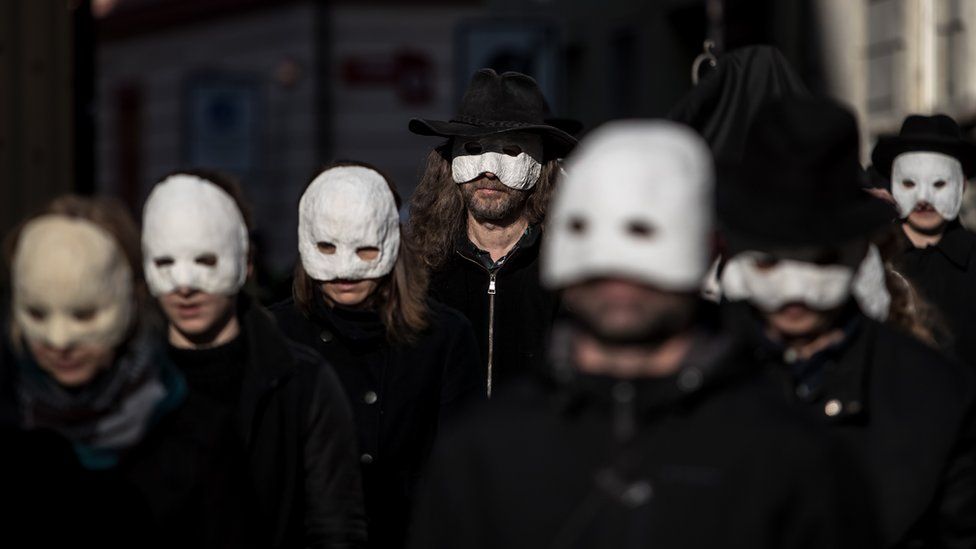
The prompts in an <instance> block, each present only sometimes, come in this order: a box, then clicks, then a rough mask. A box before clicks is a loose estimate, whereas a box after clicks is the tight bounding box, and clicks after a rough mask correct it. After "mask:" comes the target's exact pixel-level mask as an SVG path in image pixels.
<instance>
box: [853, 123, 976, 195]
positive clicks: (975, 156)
mask: <svg viewBox="0 0 976 549" xmlns="http://www.w3.org/2000/svg"><path fill="white" fill-rule="evenodd" d="M912 151H931V152H938V153H942V154H947V155H949V156H952V157H954V158H956V159H957V160H959V162H960V163H961V164H962V171H963V173H964V174H966V178H967V179H969V178H970V177H972V176H973V175H974V174H976V145H973V144H972V143H970V142H969V141H967V140H966V139H964V138H963V136H962V131H960V130H959V125H958V124H956V121H955V120H953V119H952V118H951V117H949V116H946V115H944V114H937V115H935V116H922V115H918V114H913V115H910V116H909V117H908V118H906V119H905V121H904V122H903V123H902V125H901V131H900V132H898V135H889V136H883V137H881V138H879V139H878V144H877V145H875V146H874V151H872V152H871V161H872V162H873V163H874V167H875V168H876V169H877V170H878V172H880V173H881V174H882V175H884V176H885V177H886V178H889V179H890V178H891V165H892V163H893V162H894V161H895V158H896V157H897V156H898V155H900V154H902V153H906V152H912Z"/></svg>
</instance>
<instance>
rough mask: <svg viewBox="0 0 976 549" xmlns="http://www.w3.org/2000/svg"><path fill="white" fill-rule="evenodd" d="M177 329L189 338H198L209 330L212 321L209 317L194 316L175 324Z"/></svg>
mask: <svg viewBox="0 0 976 549" xmlns="http://www.w3.org/2000/svg"><path fill="white" fill-rule="evenodd" d="M175 324H176V327H177V329H179V331H181V332H183V333H184V334H186V335H189V336H198V335H201V334H204V333H206V332H207V330H209V329H210V327H211V325H212V324H213V321H212V320H211V319H210V318H209V316H196V317H193V318H189V319H181V320H179V321H177V322H175Z"/></svg>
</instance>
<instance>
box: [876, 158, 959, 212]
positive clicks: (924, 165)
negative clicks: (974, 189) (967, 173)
mask: <svg viewBox="0 0 976 549" xmlns="http://www.w3.org/2000/svg"><path fill="white" fill-rule="evenodd" d="M965 182H966V178H965V177H964V176H963V172H962V164H961V163H960V162H959V161H958V160H956V159H955V158H953V157H951V156H949V155H945V154H942V153H937V152H928V151H919V152H907V153H903V154H900V155H898V156H897V157H895V161H894V163H892V165H891V195H892V196H893V197H894V198H895V203H896V204H898V214H899V215H900V216H901V217H902V218H903V219H904V218H906V217H908V216H909V214H911V213H912V211H913V210H914V209H915V207H916V206H918V204H919V203H920V202H927V203H929V204H931V205H932V207H933V208H935V211H937V212H939V215H940V216H942V218H943V219H945V220H946V221H952V220H953V219H955V218H956V217H957V216H958V215H959V209H960V208H961V207H962V193H963V187H964V186H965V185H964V184H965Z"/></svg>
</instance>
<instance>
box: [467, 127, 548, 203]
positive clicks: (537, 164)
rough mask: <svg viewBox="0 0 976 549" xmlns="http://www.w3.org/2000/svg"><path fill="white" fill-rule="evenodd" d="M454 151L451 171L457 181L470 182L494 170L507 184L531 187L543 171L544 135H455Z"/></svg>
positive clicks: (512, 133) (522, 188) (507, 185)
mask: <svg viewBox="0 0 976 549" xmlns="http://www.w3.org/2000/svg"><path fill="white" fill-rule="evenodd" d="M452 147H453V149H452V151H451V158H452V160H451V175H452V176H453V178H454V182H455V183H467V182H469V181H474V180H475V179H478V178H479V177H481V176H482V175H483V174H485V173H493V174H495V176H496V177H498V180H499V181H501V182H502V183H503V184H504V185H505V186H506V187H509V188H511V189H516V190H520V191H524V190H528V189H531V188H532V187H534V186H535V184H536V183H537V182H538V181H539V175H540V174H541V173H542V153H543V150H542V137H540V136H538V135H534V134H530V133H520V132H506V133H503V134H500V135H491V136H485V137H477V138H475V137H455V138H454V144H453V146H452Z"/></svg>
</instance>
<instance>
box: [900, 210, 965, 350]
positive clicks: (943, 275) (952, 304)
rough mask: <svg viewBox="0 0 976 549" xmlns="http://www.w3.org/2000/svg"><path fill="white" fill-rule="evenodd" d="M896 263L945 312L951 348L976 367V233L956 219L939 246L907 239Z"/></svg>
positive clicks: (941, 312) (923, 295) (932, 302)
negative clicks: (919, 243)
mask: <svg viewBox="0 0 976 549" xmlns="http://www.w3.org/2000/svg"><path fill="white" fill-rule="evenodd" d="M893 262H894V264H895V267H896V268H897V269H898V271H899V272H900V273H902V274H904V275H905V276H906V277H907V278H908V279H909V280H910V281H911V282H912V283H913V284H914V285H915V288H916V289H917V290H918V292H919V294H920V295H921V296H922V297H923V298H925V299H926V300H927V301H928V302H929V303H930V304H931V305H933V306H935V308H936V309H937V310H938V312H939V313H940V314H941V317H942V318H941V320H942V321H944V322H945V324H946V327H947V328H948V330H949V332H950V336H951V341H950V342H949V345H948V347H949V348H950V349H951V350H952V351H954V352H955V354H956V355H957V356H958V357H959V358H960V359H961V360H962V361H963V362H966V363H967V364H969V365H970V366H972V367H973V368H976V337H974V336H976V234H973V233H972V232H970V231H968V230H966V229H965V228H963V226H962V225H960V224H959V222H958V221H953V222H951V223H950V224H949V226H948V227H947V228H946V231H945V234H944V235H943V236H942V240H940V241H939V243H938V244H936V245H935V246H928V247H926V248H915V247H914V246H913V245H912V244H911V242H910V241H909V240H908V238H907V237H906V238H904V239H903V248H902V252H901V254H900V255H898V256H896V257H895V258H893Z"/></svg>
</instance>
